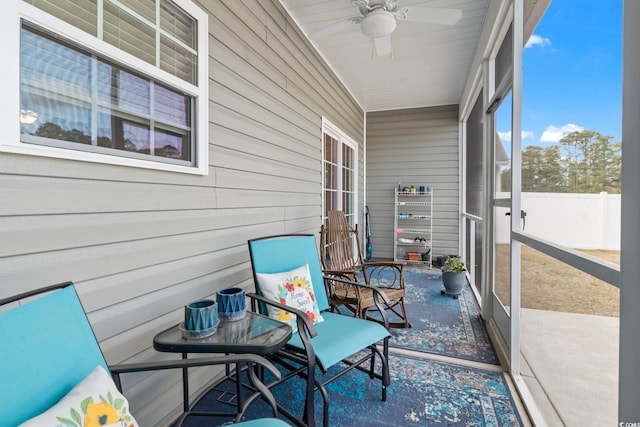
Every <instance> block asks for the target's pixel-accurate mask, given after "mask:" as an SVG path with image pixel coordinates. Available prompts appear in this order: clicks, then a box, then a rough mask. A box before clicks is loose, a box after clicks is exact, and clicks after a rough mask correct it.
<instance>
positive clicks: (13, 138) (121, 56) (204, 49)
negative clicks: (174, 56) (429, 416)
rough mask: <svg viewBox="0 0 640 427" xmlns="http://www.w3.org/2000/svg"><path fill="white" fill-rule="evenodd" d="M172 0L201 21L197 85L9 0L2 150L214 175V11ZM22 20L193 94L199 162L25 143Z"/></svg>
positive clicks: (4, 19)
mask: <svg viewBox="0 0 640 427" xmlns="http://www.w3.org/2000/svg"><path fill="white" fill-rule="evenodd" d="M5 1H6V0H5ZM172 1H173V2H174V3H175V4H176V5H177V6H178V7H180V8H182V9H183V10H184V11H185V12H186V13H187V14H189V15H190V16H191V17H192V18H193V19H194V20H195V21H196V22H197V38H198V39H197V51H198V65H197V84H195V85H194V84H191V83H187V82H185V81H184V80H182V79H179V78H177V77H175V76H173V75H171V74H170V73H168V72H166V71H163V70H161V69H160V68H157V67H155V66H153V65H151V64H149V63H147V62H145V61H143V60H142V59H139V58H136V57H135V56H133V55H131V54H129V53H126V52H124V51H122V50H120V49H118V48H117V47H115V46H112V45H110V44H109V43H107V42H104V41H102V40H99V39H98V38H96V37H94V36H92V35H90V34H87V33H86V32H84V31H82V30H80V29H79V28H76V27H74V26H73V25H71V24H68V23H66V22H64V21H62V20H60V19H58V18H56V17H54V16H51V15H49V14H48V13H46V12H44V11H42V10H40V9H38V8H36V7H34V6H32V5H30V4H27V3H25V2H24V1H22V0H9V1H7V2H6V3H3V6H4V7H3V11H2V13H0V28H3V37H2V39H1V41H0V49H1V51H2V52H3V61H4V62H5V63H4V64H3V66H2V67H0V94H2V98H3V102H1V103H0V129H2V135H0V152H7V153H17V154H27V155H34V156H45V157H53V158H60V159H69V160H79V161H86V162H94V163H106V164H113V165H120V166H131V167H139V168H147V169H156V170H164V171H171V172H181V173H190V174H199V175H207V174H208V173H209V149H208V145H209V144H208V141H209V137H208V133H209V131H208V124H209V120H208V117H209V112H208V110H209V108H208V103H209V96H208V95H209V94H208V79H209V67H208V62H209V61H208V58H209V54H208V15H207V13H206V12H204V11H203V10H202V9H200V8H199V7H198V6H196V5H195V4H194V3H192V2H191V1H189V0H172ZM22 20H24V21H28V22H31V23H33V24H35V25H37V26H39V27H41V28H44V29H46V30H48V31H51V32H52V33H54V34H58V35H60V36H62V37H64V38H66V39H67V40H69V41H71V42H72V43H74V44H76V45H78V46H80V47H83V48H86V49H88V50H90V51H92V52H95V53H96V54H97V55H101V56H103V57H105V58H109V59H112V60H115V61H116V62H119V63H122V64H125V65H126V66H127V67H128V68H129V69H131V70H135V71H137V72H139V73H141V74H142V75H144V76H147V77H149V78H151V79H153V80H155V81H158V82H162V83H164V84H165V85H167V86H168V87H170V88H172V89H174V90H178V91H181V92H183V93H185V94H187V95H188V96H190V97H193V98H194V100H195V111H194V112H193V119H194V123H195V125H194V128H193V132H194V133H195V139H194V142H195V144H194V145H195V146H194V156H195V159H194V160H195V164H194V165H193V166H183V165H175V164H169V163H164V162H159V161H153V160H143V159H135V158H129V157H121V156H118V155H117V152H114V153H113V154H100V153H91V152H85V151H79V150H72V149H68V148H58V147H51V146H41V145H34V144H28V143H24V142H21V140H20V120H19V115H20V30H21V21H22Z"/></svg>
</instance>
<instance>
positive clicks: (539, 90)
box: [498, 0, 622, 151]
mask: <svg viewBox="0 0 640 427" xmlns="http://www.w3.org/2000/svg"><path fill="white" fill-rule="evenodd" d="M522 98H523V99H522V143H523V146H526V145H541V146H549V145H552V144H553V143H554V142H557V141H558V140H559V139H560V138H562V137H563V136H565V135H567V134H568V133H570V132H572V131H574V130H582V129H589V130H593V131H596V132H600V133H602V134H604V135H610V136H613V139H614V141H620V139H621V126H622V122H621V120H622V0H552V1H551V5H550V6H549V8H548V10H547V12H546V14H545V16H544V17H543V18H542V21H540V23H539V24H538V26H537V28H536V29H535V30H534V33H533V35H532V37H531V38H530V39H529V41H528V43H527V47H526V48H525V49H524V52H523V94H522ZM503 106H504V104H503ZM506 109H507V108H500V111H499V115H498V132H499V134H500V136H501V138H502V140H503V142H505V145H506V142H507V141H508V140H509V139H510V127H511V126H510V123H509V122H510V114H509V113H507V114H505V113H504V112H503V111H502V110H506ZM505 122H506V123H505ZM506 148H507V150H508V151H511V150H509V148H508V147H506Z"/></svg>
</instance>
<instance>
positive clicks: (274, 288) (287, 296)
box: [256, 264, 324, 332]
mask: <svg viewBox="0 0 640 427" xmlns="http://www.w3.org/2000/svg"><path fill="white" fill-rule="evenodd" d="M256 276H257V278H258V283H257V285H258V287H259V288H260V292H261V293H262V295H263V296H264V297H265V298H268V299H270V300H273V301H276V302H279V303H281V304H285V305H287V306H289V307H293V308H296V309H298V310H301V311H302V312H304V313H306V314H307V316H308V317H309V319H311V321H312V322H313V324H314V325H315V324H316V323H319V322H322V321H323V320H324V319H323V318H322V315H321V314H320V309H319V308H318V302H317V301H316V296H315V294H314V293H313V284H312V283H311V274H310V273H309V265H308V264H305V265H303V266H302V267H298V268H296V269H293V270H291V271H285V272H282V273H273V274H265V273H256ZM267 310H268V313H269V317H273V318H274V319H278V320H280V321H282V322H286V323H289V324H290V325H291V327H292V328H293V331H294V332H295V331H297V330H298V328H297V325H296V315H295V314H293V313H291V312H289V311H286V310H282V309H280V308H278V307H273V306H269V305H267Z"/></svg>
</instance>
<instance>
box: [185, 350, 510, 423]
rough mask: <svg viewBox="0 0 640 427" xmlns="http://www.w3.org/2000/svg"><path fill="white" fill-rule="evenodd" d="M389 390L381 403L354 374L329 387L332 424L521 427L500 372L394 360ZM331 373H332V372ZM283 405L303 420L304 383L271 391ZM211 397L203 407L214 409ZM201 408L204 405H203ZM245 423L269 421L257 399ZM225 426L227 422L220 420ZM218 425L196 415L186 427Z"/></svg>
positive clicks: (377, 391)
mask: <svg viewBox="0 0 640 427" xmlns="http://www.w3.org/2000/svg"><path fill="white" fill-rule="evenodd" d="M389 362H390V366H391V386H390V387H389V389H388V395H387V401H386V402H382V401H381V393H382V392H381V385H380V382H379V381H377V380H375V381H372V380H370V379H369V377H368V376H367V375H366V374H364V373H362V372H359V371H351V372H349V373H347V374H346V375H345V376H343V377H341V378H339V379H338V380H336V381H334V382H333V383H331V384H329V385H328V386H327V390H328V394H329V401H330V402H331V405H330V410H329V414H330V415H329V417H330V419H329V425H330V426H350V427H351V426H465V427H468V426H478V427H479V426H495V427H502V426H509V427H512V426H522V425H523V424H522V420H521V418H520V415H519V414H518V412H517V409H516V406H515V404H514V401H513V398H512V396H511V393H510V391H509V389H508V386H507V382H506V379H505V376H504V374H503V373H501V372H494V371H488V370H483V369H476V368H470V367H463V366H460V365H454V364H450V363H445V362H440V361H434V360H428V359H422V358H414V357H409V356H399V355H391V356H390V361H389ZM330 372H331V370H330ZM272 392H273V393H274V395H275V397H276V400H277V401H278V403H279V404H281V405H282V406H283V407H285V408H286V409H287V410H289V411H291V412H292V413H293V414H295V415H296V416H299V417H301V416H302V408H303V402H304V382H303V380H301V379H299V378H294V379H291V380H289V381H287V382H285V383H284V384H281V385H279V386H276V387H274V388H273V389H272ZM212 401H213V402H214V403H215V400H214V399H213V398H209V400H208V402H207V401H201V403H200V404H199V406H200V408H201V409H205V408H206V409H207V410H212V409H216V407H215V406H214V405H213V404H212V403H211V402H212ZM201 405H203V406H201ZM245 415H246V417H245V418H246V419H255V418H260V417H269V416H272V415H271V411H270V407H269V406H268V405H267V404H266V403H265V402H263V401H262V400H259V399H258V400H256V401H255V402H253V403H252V404H251V406H250V407H249V409H248V410H247V413H246V414H245ZM220 422H221V423H222V422H223V421H220ZM205 425H209V426H210V425H215V424H212V423H211V420H207V419H206V417H202V418H200V417H192V418H191V419H188V420H187V422H186V423H185V426H189V427H194V426H205ZM316 425H322V400H321V398H320V395H319V393H316Z"/></svg>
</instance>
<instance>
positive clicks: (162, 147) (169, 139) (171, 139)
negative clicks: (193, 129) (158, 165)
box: [154, 129, 191, 160]
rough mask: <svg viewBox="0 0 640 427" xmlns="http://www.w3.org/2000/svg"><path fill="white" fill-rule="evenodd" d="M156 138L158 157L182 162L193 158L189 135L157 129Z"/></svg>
mask: <svg viewBox="0 0 640 427" xmlns="http://www.w3.org/2000/svg"><path fill="white" fill-rule="evenodd" d="M154 136H155V143H154V145H155V147H157V148H156V149H155V152H154V154H155V155H156V156H158V157H166V158H169V159H182V160H188V159H189V158H191V153H190V146H189V137H188V134H180V133H176V132H171V131H165V130H158V129H156V131H155V133H154Z"/></svg>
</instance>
